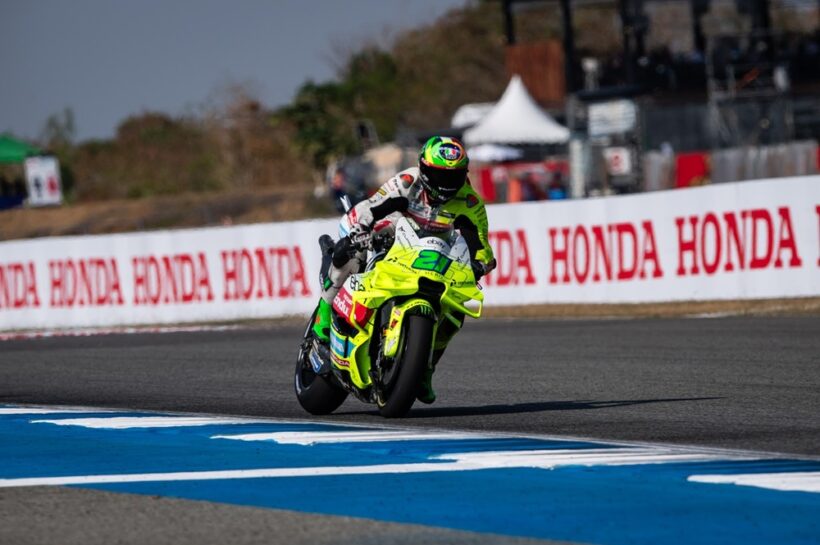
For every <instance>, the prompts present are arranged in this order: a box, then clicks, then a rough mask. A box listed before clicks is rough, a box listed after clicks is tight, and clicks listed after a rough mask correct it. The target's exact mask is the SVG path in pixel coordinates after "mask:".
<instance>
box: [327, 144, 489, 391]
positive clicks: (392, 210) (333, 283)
mask: <svg viewBox="0 0 820 545" xmlns="http://www.w3.org/2000/svg"><path fill="white" fill-rule="evenodd" d="M468 164H469V158H468V157H467V152H466V151H465V149H464V145H463V144H462V143H461V142H460V141H459V140H457V139H455V138H450V137H445V136H434V137H432V138H430V139H429V140H427V142H426V143H425V144H424V146H422V148H421V151H420V152H419V165H418V167H411V168H408V169H406V170H403V171H401V172H399V173H398V174H396V175H395V176H394V177H392V178H391V179H390V180H388V181H387V182H386V183H385V184H384V185H382V186H381V187H380V188H379V189H378V190H377V191H376V193H374V194H373V196H371V197H370V198H369V199H367V200H366V201H362V202H360V203H359V204H357V205H356V206H355V207H353V208H352V209H351V210H350V211H349V212H348V213H347V214H346V215H345V216H344V217H343V218H342V221H341V223H340V235H341V238H340V239H339V241H338V242H337V243H336V244H335V247H334V248H333V251H332V259H331V263H330V268H329V271H328V273H327V275H326V277H325V278H323V285H322V287H323V289H322V294H321V299H320V300H319V306H318V308H317V312H316V320H315V322H314V324H313V333H314V335H315V336H316V338H317V339H319V340H320V341H322V342H328V340H329V332H330V322H331V313H332V307H331V305H332V302H333V299H334V298H335V297H336V294H337V293H338V292H339V290H340V288H341V287H342V285H343V284H344V283H345V281H346V280H347V278H348V277H349V276H350V275H351V274H354V273H356V272H359V271H360V270H361V267H362V265H363V264H364V260H365V257H366V248H367V245H368V243H369V241H370V238H371V231H372V230H373V229H374V227H376V226H377V224H380V223H384V222H385V220H386V221H387V222H389V223H391V224H392V223H395V221H396V220H397V219H398V217H400V216H401V215H405V216H408V217H410V218H412V219H413V220H414V221H415V223H416V224H417V225H418V226H419V227H420V228H421V229H422V230H424V231H425V232H427V233H429V234H430V235H446V234H449V233H450V232H452V230H453V229H458V231H459V232H460V233H461V235H462V236H463V237H464V240H465V241H466V242H467V246H468V248H469V250H470V258H471V262H472V267H473V272H474V274H475V277H476V282H477V281H478V280H479V279H480V278H481V277H482V276H483V275H485V274H487V273H489V272H490V271H492V270H493V269H494V268H495V265H496V262H495V258H494V257H493V251H492V248H491V247H490V244H489V242H488V239H487V231H488V222H487V211H486V209H485V207H484V202H483V200H482V199H481V197H479V196H478V194H477V193H476V192H475V190H473V188H472V187H471V186H470V183H469V180H468V179H467V166H468ZM460 320H461V321H462V323H463V316H461V317H460ZM447 324H448V325H449V327H450V329H451V330H450V331H442V332H440V334H439V337H438V338H437V340H436V344H435V346H434V347H433V349H434V352H433V363H432V367H431V368H430V369H428V371H427V373H426V374H425V377H424V380H423V383H422V390H421V391H420V392H419V395H418V399H419V400H420V401H422V402H423V403H432V402H433V401H435V397H436V395H435V392H434V391H433V388H432V377H433V372H434V370H435V365H436V363H437V362H438V360H439V359H440V358H441V355H442V354H443V353H444V349H445V348H446V346H447V343H448V342H449V340H450V339H451V338H452V337H453V335H455V333H456V332H458V330H459V329H460V326H455V325H454V324H452V323H451V322H449V321H447Z"/></svg>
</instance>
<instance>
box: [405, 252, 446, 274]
mask: <svg viewBox="0 0 820 545" xmlns="http://www.w3.org/2000/svg"><path fill="white" fill-rule="evenodd" d="M452 262H453V260H452V259H450V258H449V257H447V256H446V255H444V254H442V253H440V252H437V251H435V250H422V251H421V252H419V256H418V257H417V258H416V260H415V261H413V268H414V269H420V270H422V271H433V272H437V273H439V274H444V273H446V272H447V269H449V268H450V264H451V263H452Z"/></svg>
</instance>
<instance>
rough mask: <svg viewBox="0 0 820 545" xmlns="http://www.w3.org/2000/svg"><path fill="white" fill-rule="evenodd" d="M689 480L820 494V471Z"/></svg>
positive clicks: (697, 477) (699, 477)
mask: <svg viewBox="0 0 820 545" xmlns="http://www.w3.org/2000/svg"><path fill="white" fill-rule="evenodd" d="M687 480H688V481H690V482H693V483H710V484H735V485H740V486H756V487H759V488H769V489H771V490H783V491H787V492H814V493H820V471H803V472H795V473H744V474H742V475H692V476H690V477H689V478H688V479H687Z"/></svg>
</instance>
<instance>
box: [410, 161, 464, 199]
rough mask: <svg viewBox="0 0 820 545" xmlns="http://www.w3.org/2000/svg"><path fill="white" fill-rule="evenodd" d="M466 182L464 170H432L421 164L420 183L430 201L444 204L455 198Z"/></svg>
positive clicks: (432, 168)
mask: <svg viewBox="0 0 820 545" xmlns="http://www.w3.org/2000/svg"><path fill="white" fill-rule="evenodd" d="M466 181H467V169H466V168H455V169H445V168H434V167H431V166H428V165H425V164H424V163H421V183H422V185H423V186H424V189H425V191H426V192H427V196H428V197H429V198H430V200H432V201H434V202H438V203H445V202H447V201H449V200H450V199H452V198H453V197H455V196H456V193H458V190H459V189H461V186H463V185H464V182H466Z"/></svg>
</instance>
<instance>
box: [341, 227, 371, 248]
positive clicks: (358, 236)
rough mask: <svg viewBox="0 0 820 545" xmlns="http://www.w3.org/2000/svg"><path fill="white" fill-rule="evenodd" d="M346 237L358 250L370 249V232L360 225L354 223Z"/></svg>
mask: <svg viewBox="0 0 820 545" xmlns="http://www.w3.org/2000/svg"><path fill="white" fill-rule="evenodd" d="M347 236H348V238H349V239H350V242H351V243H352V244H353V246H354V247H356V249H358V250H366V249H367V248H369V247H370V243H371V239H370V236H371V235H370V230H369V229H368V228H367V227H365V226H364V225H362V224H360V223H354V224H353V226H352V227H351V228H350V232H349V233H347Z"/></svg>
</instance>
